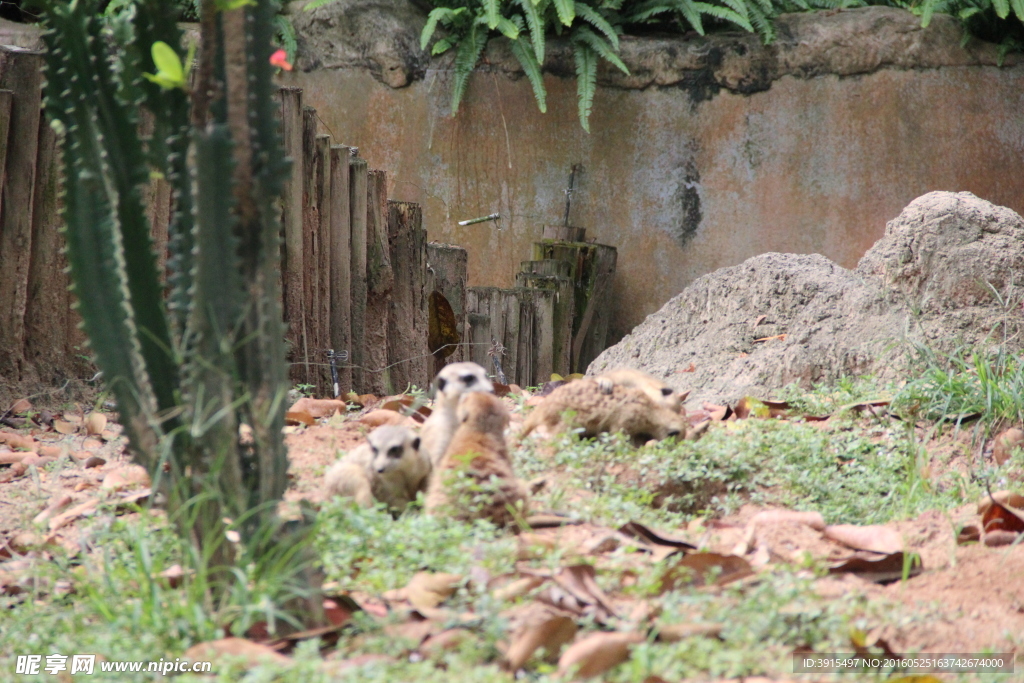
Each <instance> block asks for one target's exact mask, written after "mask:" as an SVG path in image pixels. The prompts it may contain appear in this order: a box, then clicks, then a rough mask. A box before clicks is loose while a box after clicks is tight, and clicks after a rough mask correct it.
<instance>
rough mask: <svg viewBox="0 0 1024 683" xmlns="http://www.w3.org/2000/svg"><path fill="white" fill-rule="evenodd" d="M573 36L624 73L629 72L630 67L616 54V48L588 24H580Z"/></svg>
mask: <svg viewBox="0 0 1024 683" xmlns="http://www.w3.org/2000/svg"><path fill="white" fill-rule="evenodd" d="M572 38H573V41H574V42H577V43H583V44H585V45H587V46H588V47H590V49H591V50H593V51H594V52H595V53H597V54H598V55H600V56H601V57H603V58H604V59H605V60H607V61H609V62H611V63H612V64H614V65H615V67H616V68H618V70H619V71H621V72H622V73H624V74H629V69H628V68H626V65H625V64H623V63H622V60H621V59H619V56H618V55H617V54H615V50H614V49H612V46H611V45H609V44H608V42H607V41H606V40H605V39H604V38H602V37H601V36H599V35H597V34H596V33H594V32H593V31H591V30H590V28H588V27H587V26H579V27H577V28H576V30H574V31H573V32H572Z"/></svg>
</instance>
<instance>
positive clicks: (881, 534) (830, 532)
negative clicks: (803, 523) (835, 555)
mask: <svg viewBox="0 0 1024 683" xmlns="http://www.w3.org/2000/svg"><path fill="white" fill-rule="evenodd" d="M824 534H825V537H826V538H831V539H832V540H833V541H839V542H840V543H842V544H843V545H846V546H848V547H850V548H853V549H854V550H870V551H872V552H875V553H882V554H889V553H898V552H900V551H902V550H903V537H902V536H901V535H900V533H899V532H898V531H896V530H895V529H890V528H889V527H886V526H882V525H879V524H875V525H871V526H857V525H856V524H833V525H831V526H827V527H825V531H824Z"/></svg>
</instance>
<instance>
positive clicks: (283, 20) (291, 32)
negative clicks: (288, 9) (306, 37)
mask: <svg viewBox="0 0 1024 683" xmlns="http://www.w3.org/2000/svg"><path fill="white" fill-rule="evenodd" d="M274 38H275V39H276V41H277V44H278V45H280V46H281V49H283V50H284V51H285V52H286V53H288V61H289V62H294V61H295V54H296V53H297V52H298V51H299V44H298V41H297V40H296V39H295V26H294V25H293V24H292V20H291V19H290V18H289V17H287V16H285V15H283V14H278V15H277V16H276V17H274Z"/></svg>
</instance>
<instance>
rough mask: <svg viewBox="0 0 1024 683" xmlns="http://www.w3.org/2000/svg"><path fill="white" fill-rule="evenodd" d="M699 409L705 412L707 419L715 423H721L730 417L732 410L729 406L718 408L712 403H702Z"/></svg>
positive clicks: (718, 406)
mask: <svg viewBox="0 0 1024 683" xmlns="http://www.w3.org/2000/svg"><path fill="white" fill-rule="evenodd" d="M701 408H703V409H704V410H705V411H706V412H707V415H708V417H709V418H711V419H712V420H714V421H715V422H723V421H725V420H728V419H729V418H730V417H732V408H730V407H729V406H720V405H716V404H714V403H707V402H704V403H703V404H701Z"/></svg>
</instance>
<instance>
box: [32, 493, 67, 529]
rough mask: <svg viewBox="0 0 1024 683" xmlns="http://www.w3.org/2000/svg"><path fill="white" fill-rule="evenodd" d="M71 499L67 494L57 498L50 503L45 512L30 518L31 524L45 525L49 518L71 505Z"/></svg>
mask: <svg viewBox="0 0 1024 683" xmlns="http://www.w3.org/2000/svg"><path fill="white" fill-rule="evenodd" d="M72 500H73V499H72V498H71V496H69V495H68V494H64V495H63V496H59V497H57V498H56V499H55V500H54V501H53V502H51V503H50V504H49V505H48V506H47V507H46V509H45V510H43V511H42V512H40V513H39V514H38V515H36V516H35V517H33V518H32V523H33V524H45V523H46V522H47V521H49V519H50V518H51V517H53V516H54V515H56V514H57V513H58V512H60V511H61V510H63V509H64V508H66V507H67V506H69V505H71V503H72Z"/></svg>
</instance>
